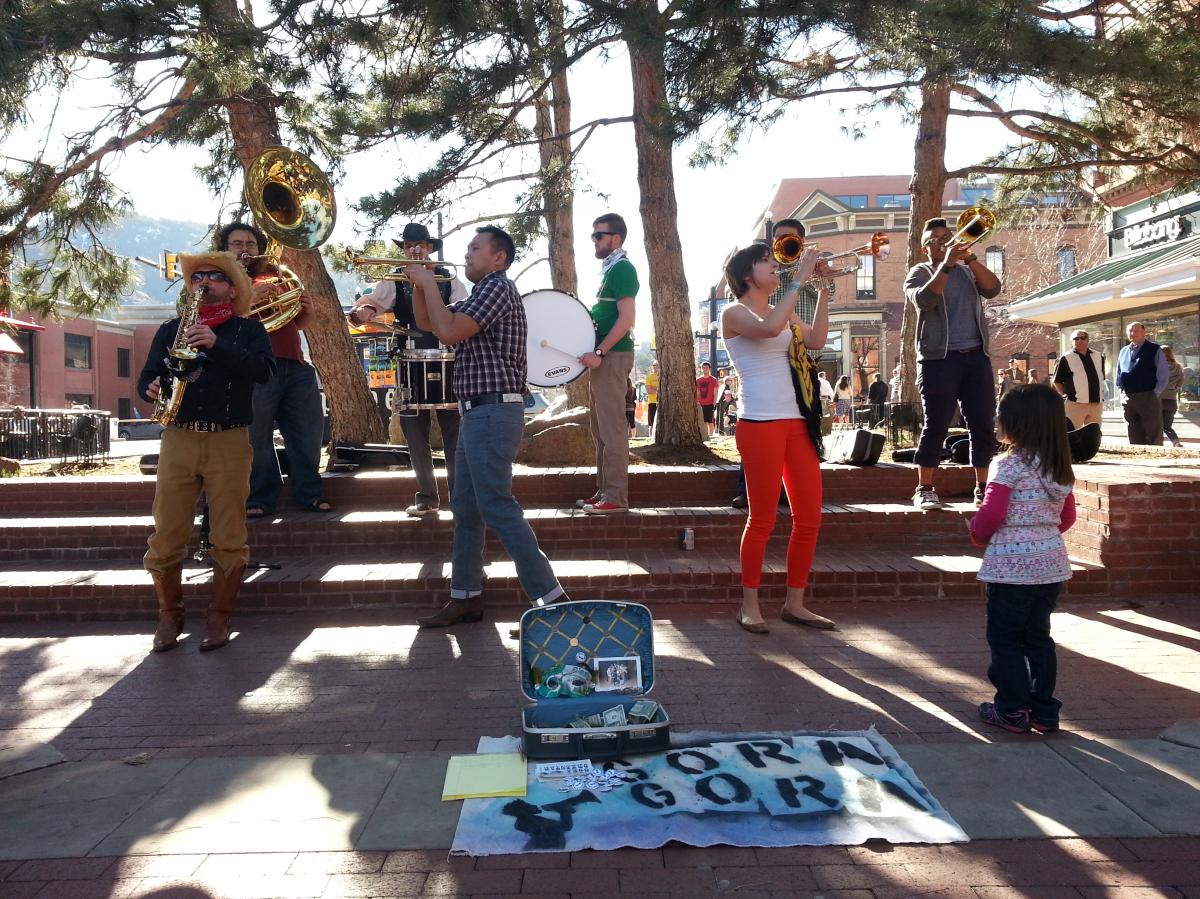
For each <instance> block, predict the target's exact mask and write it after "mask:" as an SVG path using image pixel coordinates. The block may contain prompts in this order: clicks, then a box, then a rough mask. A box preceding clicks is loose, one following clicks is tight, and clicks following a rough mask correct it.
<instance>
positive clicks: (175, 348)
mask: <svg viewBox="0 0 1200 899" xmlns="http://www.w3.org/2000/svg"><path fill="white" fill-rule="evenodd" d="M207 292H208V285H207V284H201V285H200V286H199V287H197V288H196V289H195V291H193V293H192V295H191V296H190V297H189V298H188V301H187V304H186V305H185V306H184V307H183V313H182V314H181V315H180V316H179V330H178V331H176V332H175V340H174V342H173V343H172V344H171V349H170V350H168V352H167V358H166V360H165V361H166V363H167V369H168V370H169V371H170V372H171V375H172V377H171V378H170V381H169V382H168V383H166V384H164V383H162V380H161V379H160V380H159V391H158V399H157V400H155V402H154V412H153V413H152V414H151V416H150V417H151V418H152V419H154V420H155V421H156V422H158V423H159V424H160V425H162V426H163V427H164V428H166V427H169V426H170V425H172V424H173V423H174V422H175V417H176V416H177V415H178V414H179V407H180V406H182V405H183V392H184V389H185V388H186V387H187V384H188V382H187V381H186V380H185V379H184V376H185V375H186V374H187V373H188V372H189V370H191V369H192V368H194V367H195V363H197V362H199V361H201V358H202V357H203V355H204V354H203V353H201V352H200V351H199V350H194V349H192V348H191V347H190V346H188V344H187V337H186V336H185V335H186V334H187V330H188V328H190V327H191V326H192V325H194V324H195V323H196V318H197V316H198V315H199V312H200V304H201V303H202V302H204V295H205V294H206V293H207Z"/></svg>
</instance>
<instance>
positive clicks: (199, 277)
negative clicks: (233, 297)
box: [191, 272, 229, 284]
mask: <svg viewBox="0 0 1200 899" xmlns="http://www.w3.org/2000/svg"><path fill="white" fill-rule="evenodd" d="M205 278H208V280H210V281H212V282H213V283H214V284H228V283H229V275H227V274H225V273H224V272H192V277H191V282H192V283H193V284H199V283H200V282H201V281H203V280H204V279H205Z"/></svg>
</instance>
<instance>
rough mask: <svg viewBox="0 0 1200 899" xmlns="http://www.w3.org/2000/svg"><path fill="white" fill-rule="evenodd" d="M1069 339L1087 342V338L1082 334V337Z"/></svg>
mask: <svg viewBox="0 0 1200 899" xmlns="http://www.w3.org/2000/svg"><path fill="white" fill-rule="evenodd" d="M1071 339H1072V340H1087V339H1088V336H1087V335H1086V334H1083V335H1080V336H1079V337H1072V338H1071Z"/></svg>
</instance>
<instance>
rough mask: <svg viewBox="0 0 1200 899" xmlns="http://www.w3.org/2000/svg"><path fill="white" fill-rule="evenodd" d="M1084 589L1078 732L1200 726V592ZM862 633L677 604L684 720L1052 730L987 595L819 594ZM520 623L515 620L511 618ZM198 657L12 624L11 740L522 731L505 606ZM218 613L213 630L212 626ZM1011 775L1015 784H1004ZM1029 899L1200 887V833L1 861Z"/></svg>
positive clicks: (1072, 668) (299, 745) (214, 883)
mask: <svg viewBox="0 0 1200 899" xmlns="http://www.w3.org/2000/svg"><path fill="white" fill-rule="evenodd" d="M1142 602H1143V604H1142V605H1141V606H1138V607H1131V604H1129V603H1126V602H1111V601H1107V602H1106V601H1092V602H1068V603H1066V604H1064V606H1063V607H1062V609H1061V610H1060V612H1059V613H1058V614H1057V615H1056V616H1055V621H1054V630H1055V636H1056V638H1057V640H1058V642H1059V647H1060V650H1059V653H1060V655H1059V658H1060V687H1061V689H1060V695H1061V696H1062V698H1063V699H1064V701H1065V703H1066V705H1065V707H1064V710H1063V711H1064V721H1063V723H1064V726H1065V727H1066V728H1068V729H1069V730H1070V731H1072V732H1074V733H1077V734H1081V735H1083V736H1089V737H1153V736H1155V735H1157V734H1158V733H1159V732H1160V731H1161V730H1162V729H1163V728H1165V727H1167V726H1168V725H1170V724H1172V723H1174V722H1175V721H1177V720H1180V719H1185V718H1200V605H1192V604H1189V603H1172V604H1162V603H1155V602H1153V601H1149V600H1146V599H1143V600H1142ZM821 611H825V612H827V613H829V614H832V615H833V616H834V617H836V618H837V619H838V620H839V623H840V626H841V627H840V630H839V631H836V632H832V633H820V632H816V631H809V630H805V629H801V628H794V627H786V626H783V625H778V624H777V625H776V626H775V627H774V629H773V632H772V634H771V635H770V636H768V637H766V638H761V637H754V636H752V635H750V634H746V633H744V632H742V631H740V630H738V629H736V628H735V627H734V626H733V624H732V621H731V620H730V618H731V616H729V615H728V614H726V613H721V614H720V616H719V617H714V616H715V613H714V611H713V610H712V609H711V608H708V609H705V608H697V609H695V610H692V611H689V610H688V609H686V608H681V607H678V606H677V607H675V608H673V609H672V617H671V618H670V619H669V620H659V621H658V622H657V628H656V638H657V670H656V676H657V678H658V681H657V686H656V689H655V694H654V695H655V698H657V699H659V700H661V701H662V702H663V703H664V704H665V705H666V706H667V707H668V708H669V710H670V713H671V716H672V720H673V724H674V727H675V729H677V730H696V729H704V730H717V731H729V732H735V731H742V732H745V731H750V730H768V729H769V730H778V729H801V728H813V729H857V728H864V727H868V726H871V725H874V726H876V727H877V728H878V729H879V731H880V732H881V733H883V734H884V735H885V736H886V737H887V738H888V739H890V740H891V741H892V742H893V743H895V744H897V745H898V746H899V747H900V751H901V753H902V754H903V745H904V744H906V743H913V742H931V743H946V742H952V741H971V742H980V741H992V742H995V741H1010V740H1022V739H1053V737H1050V738H1040V737H1018V736H1010V735H1007V734H1004V733H1001V732H998V731H988V732H985V731H984V730H983V728H982V727H981V726H980V725H979V724H978V723H977V722H975V721H974V708H975V705H976V704H977V703H978V702H979V701H980V700H981V699H986V698H988V696H989V692H990V688H989V687H988V686H987V684H986V680H985V677H984V670H985V667H986V659H987V648H986V644H985V642H984V639H983V614H982V605H981V603H979V602H921V601H916V600H912V601H906V602H897V603H854V604H851V603H846V604H839V605H827V606H825V607H822V608H821ZM506 617H511V616H506ZM236 623H237V625H238V627H239V628H240V630H241V634H240V635H239V637H238V638H237V639H236V640H235V641H234V642H233V643H232V644H231V645H230V646H229V647H228V648H227V649H225V650H223V651H221V652H219V653H212V654H206V655H203V656H201V655H200V654H198V653H197V652H196V651H195V644H196V642H197V641H196V639H195V638H194V637H193V638H191V639H189V640H188V641H187V643H186V644H185V645H184V646H183V647H182V648H180V649H178V650H176V651H174V652H171V653H166V654H163V655H153V654H147V652H146V650H147V648H148V643H149V637H148V629H147V628H140V627H137V626H136V625H133V624H131V623H128V622H126V623H121V624H111V625H105V624H66V623H63V624H28V625H13V626H9V627H7V628H6V632H5V634H6V635H5V637H3V638H0V745H4V744H5V743H8V742H10V741H12V740H15V739H24V740H41V741H45V742H51V743H53V744H54V745H55V746H56V747H58V748H59V749H60V750H62V751H63V752H64V753H65V754H66V755H67V757H68V758H69V759H72V760H79V759H113V758H128V757H130V756H132V755H138V754H145V755H146V756H149V757H185V758H196V757H201V756H212V755H252V756H261V755H268V754H278V753H285V754H300V755H311V754H328V753H347V752H353V753H362V752H404V751H420V750H430V749H450V750H461V751H469V750H473V749H474V747H475V743H476V740H477V739H478V737H479V736H480V735H483V734H490V735H501V734H507V733H515V732H517V731H518V729H519V720H520V719H519V708H520V705H521V698H520V695H519V692H518V689H517V674H516V663H515V651H516V644H515V643H514V642H512V641H510V640H508V639H507V627H508V622H500V621H491V622H487V623H486V624H484V625H477V626H473V627H460V628H457V629H454V630H452V631H441V632H421V631H418V630H417V629H416V627H415V626H414V624H413V621H412V617H411V613H409V612H404V611H396V612H391V613H387V614H375V615H367V614H352V613H349V612H339V613H337V614H330V615H325V616H321V615H288V616H259V617H252V616H241V617H239V618H238V619H237V620H236ZM194 625H195V622H194V621H193V626H194ZM996 789H997V790H1003V785H1002V784H997V785H996ZM713 893H716V894H723V893H730V894H731V895H735V896H738V897H745V896H816V895H820V896H823V897H826V899H890V897H899V896H914V895H926V896H928V895H933V896H940V897H948V899H956V897H960V896H962V897H970V899H1007V897H1010V896H1018V895H1019V896H1030V897H1044V899H1056V897H1071V899H1101V897H1125V896H1127V897H1130V899H1143V897H1144V899H1150V897H1155V896H1169V897H1175V899H1179V897H1190V899H1200V839H1197V838H1191V837H1180V838H1155V839H1123V840H1118V839H1103V840H1084V839H1072V840H1011V841H977V842H974V843H971V844H969V845H958V846H942V847H934V846H915V847H909V846H899V847H891V846H887V845H878V846H876V845H871V846H863V847H831V848H805V847H800V848H790V849H735V848H728V847H714V848H709V849H694V848H687V847H673V846H672V847H666V848H664V849H661V850H622V851H617V852H605V853H591V852H584V853H572V854H559V855H538V856H510V857H501V858H486V859H478V860H469V859H447V858H446V856H445V853H443V852H391V853H383V852H379V853H375V852H321V853H271V854H253V855H207V856H205V855H188V856H178V855H176V856H153V857H148V856H142V857H125V858H115V859H114V858H84V859H58V860H36V861H24V862H21V861H15V862H0V897H22V896H35V895H36V896H39V897H64V899H67V897H73V896H96V897H124V896H138V897H140V896H154V897H167V896H171V897H191V899H200V897H230V899H234V897H276V896H281V897H282V896H295V897H307V896H378V897H393V896H396V897H399V896H418V895H505V894H520V895H523V896H535V895H536V896H557V897H567V896H571V897H586V896H602V895H616V894H620V895H626V896H629V895H634V896H658V895H662V896H666V895H674V896H695V895H707V894H713Z"/></svg>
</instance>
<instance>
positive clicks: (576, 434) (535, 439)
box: [517, 406, 596, 465]
mask: <svg viewBox="0 0 1200 899" xmlns="http://www.w3.org/2000/svg"><path fill="white" fill-rule="evenodd" d="M517 462H518V463H520V464H521V465H594V464H595V462H596V444H595V442H594V441H593V440H592V432H591V429H590V428H589V427H588V410H587V407H585V406H576V407H574V408H572V409H568V410H566V411H565V412H559V413H557V414H546V413H543V414H542V415H539V416H537V417H536V418H533V419H531V420H530V421H529V422H527V423H526V425H525V439H524V440H522V441H521V447H520V449H518V450H517Z"/></svg>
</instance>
